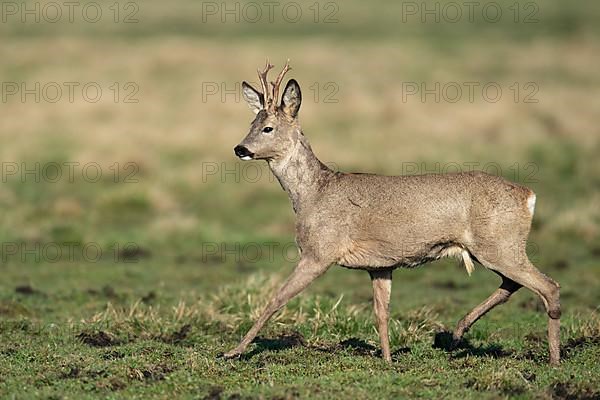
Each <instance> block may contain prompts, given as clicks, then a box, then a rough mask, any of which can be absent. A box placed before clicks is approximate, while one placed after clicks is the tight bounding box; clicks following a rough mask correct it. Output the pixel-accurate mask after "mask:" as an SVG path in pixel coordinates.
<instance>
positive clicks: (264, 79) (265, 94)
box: [257, 58, 273, 109]
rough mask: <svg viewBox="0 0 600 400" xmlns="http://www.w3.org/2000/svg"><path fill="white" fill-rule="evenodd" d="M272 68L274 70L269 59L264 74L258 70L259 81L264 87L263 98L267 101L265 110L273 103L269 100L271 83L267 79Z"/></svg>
mask: <svg viewBox="0 0 600 400" xmlns="http://www.w3.org/2000/svg"><path fill="white" fill-rule="evenodd" d="M272 68H273V65H272V64H271V63H270V62H269V59H268V58H267V62H266V63H265V69H264V70H263V71H262V72H261V70H260V69H258V70H257V72H258V80H259V81H260V86H262V91H263V97H264V99H265V109H266V108H267V106H268V105H270V103H271V99H270V98H269V97H270V96H269V94H270V93H269V81H268V79H267V74H268V73H269V70H270V69H272Z"/></svg>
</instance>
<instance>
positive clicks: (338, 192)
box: [226, 80, 560, 364]
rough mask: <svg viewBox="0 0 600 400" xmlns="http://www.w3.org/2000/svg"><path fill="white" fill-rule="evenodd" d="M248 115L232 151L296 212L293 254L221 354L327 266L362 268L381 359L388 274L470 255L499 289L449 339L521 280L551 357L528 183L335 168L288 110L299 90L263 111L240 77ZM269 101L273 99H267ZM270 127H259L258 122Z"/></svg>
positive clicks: (555, 353)
mask: <svg viewBox="0 0 600 400" xmlns="http://www.w3.org/2000/svg"><path fill="white" fill-rule="evenodd" d="M243 87H244V98H245V99H246V100H247V101H248V103H249V105H250V107H251V108H252V109H254V111H255V112H256V113H257V117H256V119H255V120H254V122H253V124H252V127H251V129H250V133H249V134H248V135H247V136H246V138H245V139H244V140H243V141H242V143H240V145H239V146H237V147H236V149H235V151H236V154H238V155H239V156H240V157H242V158H244V159H248V158H252V159H263V160H266V161H267V162H268V164H269V166H270V168H271V170H272V172H273V174H274V175H275V176H276V177H277V178H278V180H279V182H280V184H281V186H282V187H283V189H284V190H285V191H286V192H287V193H288V195H289V197H290V199H291V202H292V206H293V208H294V211H295V212H296V240H297V243H298V246H299V248H300V250H301V255H302V257H301V261H300V262H299V264H298V266H297V267H296V269H295V270H294V272H293V273H292V275H291V276H290V277H289V278H288V279H287V280H286V282H285V283H284V285H283V286H282V288H281V289H280V290H279V292H278V293H277V294H276V295H275V297H274V298H273V299H272V300H271V302H270V303H269V305H268V306H267V308H266V310H265V311H264V313H263V314H262V315H261V317H260V318H259V320H258V321H257V322H256V323H255V325H254V326H253V327H252V329H250V331H249V332H248V334H247V335H246V336H245V337H244V338H243V339H242V342H241V343H240V345H239V346H238V347H236V348H235V349H233V350H232V351H230V352H228V353H226V357H233V356H236V355H239V354H241V353H242V352H243V351H244V350H245V349H246V347H247V346H248V344H249V343H250V342H251V341H252V340H253V339H254V337H255V336H256V334H257V333H258V331H259V330H260V328H261V327H262V326H263V325H264V323H266V321H267V320H268V319H269V318H270V317H271V316H272V315H273V314H274V313H275V312H276V311H277V310H279V309H280V308H281V307H283V305H285V303H286V302H287V301H288V300H289V299H291V298H292V297H293V296H295V295H296V294H297V293H299V292H300V291H302V290H303V289H304V288H305V287H307V286H308V285H309V284H310V283H311V282H312V281H313V280H314V279H315V278H317V277H318V276H320V275H321V274H323V273H324V272H325V271H326V270H327V269H328V268H329V267H330V266H331V265H332V264H338V265H341V266H344V267H347V268H356V269H364V270H368V271H369V272H370V274H371V278H372V280H373V288H374V309H375V313H376V316H377V322H378V328H379V334H380V339H381V344H382V351H383V356H384V358H385V359H386V360H388V361H390V360H391V358H390V349H389V342H388V338H387V337H388V333H387V320H388V316H389V313H388V310H387V309H388V304H389V296H390V293H389V291H390V290H391V277H392V271H393V270H394V269H396V268H399V267H415V266H418V265H420V264H423V263H426V262H428V261H431V260H435V259H438V258H440V257H445V256H458V257H460V259H461V260H462V262H463V263H464V265H465V267H466V269H467V272H469V273H470V272H471V271H472V268H473V262H472V259H475V260H476V261H478V262H479V263H481V264H482V265H484V266H485V267H487V268H488V269H490V270H492V271H494V272H496V273H497V274H498V275H500V276H501V277H502V279H503V283H502V286H501V287H500V288H499V289H498V290H497V291H496V292H495V293H494V294H492V295H491V296H490V298H488V299H487V300H486V301H484V302H483V303H482V304H480V305H479V306H477V307H476V308H475V309H474V310H473V311H471V312H470V313H469V314H467V315H466V316H465V317H464V318H463V319H462V320H461V321H460V322H459V324H458V326H457V328H456V330H455V332H454V339H455V342H458V341H459V340H460V339H461V338H462V335H463V334H464V333H465V332H466V331H467V330H468V329H469V328H470V326H471V325H472V324H473V323H474V322H475V321H477V319H479V318H480V317H481V316H482V315H484V314H485V313H486V312H487V311H489V310H490V309H491V308H493V307H495V306H496V305H497V304H500V303H502V302H505V301H506V300H508V298H509V296H510V295H511V294H512V293H514V292H515V291H516V290H518V289H519V288H520V287H521V286H526V287H528V288H529V289H531V290H532V291H534V292H535V293H537V294H538V295H539V296H540V297H541V298H542V300H543V301H544V304H545V306H546V310H547V313H548V316H549V318H550V319H549V326H548V335H549V342H550V362H551V363H553V364H556V363H558V361H559V358H560V356H559V343H558V340H559V339H558V337H559V334H558V330H559V317H560V304H559V285H558V284H557V283H556V282H555V281H553V280H552V279H550V278H548V277H547V276H545V275H543V274H542V273H541V272H539V271H538V270H537V269H536V268H535V267H534V266H533V265H532V264H531V262H530V261H529V259H528V258H527V255H526V252H525V246H526V241H527V236H528V234H529V230H530V227H531V221H532V218H533V204H534V202H535V195H534V194H533V192H532V191H531V190H529V189H528V188H526V187H524V186H521V185H517V184H515V183H512V182H509V181H507V180H505V179H503V178H501V177H497V176H492V175H488V174H485V173H481V172H470V173H455V174H428V175H418V176H381V175H373V174H348V173H340V172H334V171H332V170H330V169H329V168H327V167H326V166H325V165H324V164H323V163H321V162H320V161H319V160H318V159H317V158H316V156H315V155H314V153H313V152H312V150H311V147H310V145H309V144H308V141H307V140H306V138H305V136H304V135H303V133H302V131H301V128H300V125H299V121H298V118H297V113H298V110H299V107H300V102H301V94H300V87H299V86H298V84H297V82H296V81H295V80H290V81H289V82H288V84H287V85H286V89H285V91H284V93H283V98H282V101H281V105H280V106H279V108H276V109H274V110H271V109H267V110H265V109H264V108H265V105H264V100H261V99H262V97H261V94H260V93H259V92H258V91H256V90H255V89H254V88H252V87H251V86H250V85H248V84H247V83H245V82H244V85H243ZM275 100H277V99H275ZM265 127H269V128H273V129H272V131H270V132H264V128H265Z"/></svg>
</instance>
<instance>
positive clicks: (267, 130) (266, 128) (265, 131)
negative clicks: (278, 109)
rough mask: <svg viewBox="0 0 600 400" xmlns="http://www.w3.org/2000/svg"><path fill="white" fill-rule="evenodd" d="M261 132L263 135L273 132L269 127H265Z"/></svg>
mask: <svg viewBox="0 0 600 400" xmlns="http://www.w3.org/2000/svg"><path fill="white" fill-rule="evenodd" d="M262 131H263V132H264V133H271V132H273V128H271V127H270V126H265V127H264V128H263V130H262Z"/></svg>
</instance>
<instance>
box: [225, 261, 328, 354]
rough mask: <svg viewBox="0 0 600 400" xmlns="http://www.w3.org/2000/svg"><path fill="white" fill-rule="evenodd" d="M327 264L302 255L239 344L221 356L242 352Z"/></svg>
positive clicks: (326, 267)
mask: <svg viewBox="0 0 600 400" xmlns="http://www.w3.org/2000/svg"><path fill="white" fill-rule="evenodd" d="M329 265H330V264H325V263H322V262H317V261H314V260H312V259H308V258H305V257H303V258H302V259H301V260H300V262H299V263H298V265H297V266H296V268H295V269H294V272H292V274H291V275H290V276H289V277H288V278H287V279H286V280H285V282H284V283H283V285H282V286H281V288H279V290H278V291H277V293H276V294H275V296H273V298H272V299H271V300H270V301H269V304H268V305H267V307H266V308H265V309H264V311H263V312H262V314H261V315H260V317H259V318H258V320H257V321H256V322H255V323H254V325H253V326H252V328H250V330H249V331H248V333H246V336H244V338H243V339H242V341H241V342H240V344H239V345H238V346H237V347H236V348H235V349H233V350H231V351H228V352H227V353H225V354H224V355H223V357H225V358H233V357H237V356H239V355H240V354H242V353H243V352H244V351H245V350H246V348H247V347H248V345H249V344H250V343H252V340H254V338H255V337H256V335H257V334H258V332H259V331H260V330H261V328H262V327H263V326H264V325H265V323H266V322H267V321H268V320H269V319H270V318H271V317H272V316H273V314H275V313H276V312H277V311H279V310H280V309H281V308H282V307H283V306H284V305H286V303H287V302H288V301H290V300H291V299H292V298H293V297H294V296H296V295H297V294H298V293H300V292H301V291H303V290H304V289H306V287H308V285H310V283H311V282H312V281H314V280H315V279H316V278H317V277H319V276H320V275H322V274H323V273H324V272H325V271H327V269H328V268H329Z"/></svg>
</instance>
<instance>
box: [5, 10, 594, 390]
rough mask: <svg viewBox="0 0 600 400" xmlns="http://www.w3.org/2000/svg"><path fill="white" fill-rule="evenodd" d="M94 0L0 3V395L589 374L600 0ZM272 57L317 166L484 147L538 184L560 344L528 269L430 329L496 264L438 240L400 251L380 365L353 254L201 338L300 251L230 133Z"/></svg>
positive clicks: (285, 218) (527, 385)
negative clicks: (25, 7)
mask: <svg viewBox="0 0 600 400" xmlns="http://www.w3.org/2000/svg"><path fill="white" fill-rule="evenodd" d="M15 4H16V6H17V7H19V4H21V3H15ZM32 4H34V2H32ZM37 4H39V7H40V13H42V11H41V10H43V9H44V6H45V5H46V6H47V4H48V2H42V3H37ZM78 4H79V5H80V6H81V8H83V7H84V6H85V4H87V3H78ZM94 4H96V6H99V7H100V8H101V9H102V11H103V16H104V17H103V18H102V19H101V20H100V21H99V22H97V23H92V22H89V21H86V20H85V19H84V18H83V17H82V16H81V15H80V14H78V13H75V14H74V19H75V20H74V22H72V23H71V22H69V21H65V20H64V15H67V14H65V12H66V10H62V11H63V19H62V20H60V21H58V22H56V23H51V22H48V21H45V20H44V18H46V19H48V18H51V17H52V15H53V14H52V15H51V14H43V15H40V22H39V23H36V22H35V21H33V20H31V18H33V17H31V16H30V17H28V18H30V19H29V20H27V19H26V20H25V21H23V20H22V19H21V15H20V14H18V12H20V11H21V10H20V9H19V10H17V14H13V11H14V10H13V9H12V8H9V9H6V7H5V6H3V7H4V8H3V9H2V23H0V37H2V39H3V40H2V41H1V42H0V76H2V102H1V103H0V113H1V114H0V116H1V118H0V138H1V139H2V143H3V144H2V146H0V161H1V163H2V169H1V172H2V183H1V184H0V207H1V208H2V212H1V214H0V243H1V245H2V247H1V248H0V256H1V259H0V265H1V269H2V278H1V279H0V397H1V398H9V399H11V398H14V399H28V398H47V399H86V398H115V399H120V398H139V399H148V398H165V399H166V398H175V397H177V398H189V399H202V398H207V399H219V398H222V399H228V398H230V399H239V398H244V399H245V398H273V399H275V398H277V399H280V398H285V399H287V398H306V397H316V398H332V399H333V398H336V399H337V398H413V397H424V398H440V397H443V398H461V399H464V398H506V397H518V398H559V399H575V398H588V399H592V398H599V397H600V378H599V377H600V365H599V363H598V361H599V360H600V315H599V314H598V312H599V308H598V307H599V306H600V291H599V290H598V288H599V285H600V269H599V264H600V124H599V122H600V121H599V115H598V110H599V109H600V74H599V73H598V68H597V66H598V65H599V64H600V40H599V39H600V36H599V35H600V31H599V29H598V26H599V25H598V24H597V19H598V16H599V14H600V7H599V5H598V4H597V3H596V2H592V1H578V2H575V3H567V2H564V3H560V2H551V1H539V2H530V3H524V2H523V3H519V5H518V9H519V14H518V15H517V14H514V12H515V11H514V8H512V9H511V8H510V7H514V5H513V3H512V2H509V1H500V2H496V3H494V4H495V5H496V6H497V7H500V8H501V9H502V10H503V14H502V15H503V17H502V18H500V20H499V21H498V22H490V21H488V20H486V19H485V18H483V17H482V16H481V15H480V14H476V16H475V17H474V21H473V22H471V21H468V20H466V17H464V16H463V18H462V19H461V20H460V21H458V22H449V21H447V18H446V19H445V18H444V17H448V15H441V17H442V18H441V20H440V22H436V21H435V20H432V19H428V20H426V21H425V23H422V22H421V16H420V15H413V14H407V9H406V8H403V7H406V4H408V3H407V2H394V1H384V0H379V1H376V2H368V3H367V2H361V1H358V0H352V1H344V2H339V3H333V2H329V3H328V2H321V3H316V4H317V10H318V12H319V13H318V15H316V14H314V13H315V12H316V11H315V9H314V5H311V4H308V3H307V4H304V3H302V5H300V3H294V4H296V6H299V7H300V8H301V11H302V17H301V18H300V19H299V20H298V21H296V22H290V21H289V20H286V18H288V19H290V18H292V14H286V18H284V17H283V16H282V14H280V13H275V14H274V17H273V18H274V21H273V23H271V22H269V21H268V20H267V19H266V18H267V17H266V16H263V17H262V18H261V19H260V20H259V21H258V22H252V21H249V19H250V18H252V15H250V14H243V13H244V12H245V11H243V10H244V9H245V8H244V7H248V4H251V5H250V7H252V4H253V5H255V6H256V5H258V6H261V7H263V6H262V5H261V4H262V3H230V4H238V7H239V12H238V14H237V17H239V19H240V22H236V20H235V18H236V14H235V13H236V12H234V14H233V15H229V16H227V15H225V17H223V15H221V14H219V13H220V12H221V11H222V7H224V6H223V3H221V2H193V1H187V0H186V1H181V2H178V3H177V5H171V4H169V3H167V2H159V1H157V0H152V1H144V2H139V3H137V2H131V3H126V2H123V3H118V4H119V5H118V9H119V15H118V18H117V21H118V22H115V14H114V8H110V7H111V5H112V3H103V2H98V3H94ZM284 4H286V3H284ZM410 4H411V7H412V6H416V7H421V6H422V3H420V2H411V3H410ZM439 4H440V7H443V6H444V5H447V4H448V2H441V3H439ZM454 4H457V3H454ZM458 4H460V3H458ZM531 4H533V6H532V5H531ZM30 6H31V7H34V6H33V5H30ZM206 7H209V8H206ZM210 7H217V8H216V10H217V11H216V14H214V13H213V12H215V8H210ZM230 7H235V6H233V5H231V6H230ZM282 7H283V6H282ZM309 7H313V8H309ZM440 9H442V8H440ZM265 10H266V9H265ZM411 10H412V8H411ZM246 11H247V12H250V11H251V10H250V9H246ZM263 11H264V10H263ZM463 11H464V10H463ZM47 12H48V13H49V12H50V10H47ZM290 12H291V11H290ZM440 12H441V11H440ZM526 17H529V18H530V19H528V20H527V21H528V23H525V20H526ZM86 18H88V19H89V18H90V16H89V15H87V16H86ZM126 18H129V19H130V20H131V21H130V22H131V23H124V22H123V20H124V19H126ZM223 18H225V19H223ZM430 18H432V17H430ZM133 20H137V22H133ZM315 20H316V21H317V22H315ZM326 21H327V23H326ZM515 21H516V22H515ZM265 56H269V57H270V59H271V60H272V61H273V63H275V64H276V65H277V67H281V65H282V63H283V62H284V60H285V59H286V58H288V57H289V58H290V59H291V62H292V67H293V70H292V73H291V76H293V77H294V78H296V79H297V80H298V81H299V82H300V84H301V86H302V89H303V94H304V103H303V105H302V109H301V120H302V124H303V128H304V132H305V134H306V136H307V137H308V138H309V140H310V141H311V144H312V146H313V149H314V150H315V152H316V154H317V155H318V156H319V157H320V158H321V159H322V160H323V161H324V162H327V163H328V164H329V165H331V166H332V167H334V168H336V169H340V170H343V171H363V172H377V173H385V174H401V173H424V172H430V171H440V172H443V171H453V170H457V169H469V168H475V169H484V170H486V171H488V172H491V173H496V174H501V175H503V176H505V177H507V178H508V179H511V180H513V181H517V182H521V183H524V184H526V185H527V186H529V187H531V188H532V189H533V190H534V191H535V192H536V193H537V207H536V215H535V218H534V223H533V229H532V233H531V237H530V246H529V250H530V254H531V258H532V260H533V261H534V263H535V264H536V265H537V266H538V267H539V268H540V269H541V270H542V271H543V272H545V273H547V274H549V275H550V276H552V277H553V278H554V279H556V280H557V281H559V282H560V284H561V286H562V292H561V294H562V297H561V300H562V301H561V303H562V308H563V318H562V331H561V341H562V353H563V362H562V364H561V365H560V366H559V367H557V368H551V367H549V366H548V365H547V342H546V333H545V332H546V322H547V321H546V320H547V318H546V315H545V313H544V312H543V306H542V304H541V302H540V301H539V300H538V298H537V297H535V296H534V295H533V294H532V293H530V292H528V291H526V290H521V291H519V292H518V293H517V294H516V295H515V296H513V298H512V299H511V301H510V302H508V303H507V304H506V305H503V306H501V307H500V308H498V309H496V310H494V311H492V312H491V313H490V314H489V315H487V316H486V317H484V318H483V319H482V320H481V321H479V322H478V323H477V324H476V325H475V326H474V327H473V329H472V330H471V332H469V333H468V334H467V336H466V339H467V340H466V342H465V344H464V345H463V346H462V347H461V348H459V349H457V350H455V351H449V350H447V347H448V346H447V345H448V333H447V332H449V331H451V330H452V328H453V327H454V324H455V323H456V322H457V321H458V320H459V319H460V318H461V317H462V316H463V315H464V314H465V313H466V312H468V311H469V310H470V309H471V308H472V307H474V306H475V305H476V304H478V303H479V302H481V301H482V300H483V299H484V298H486V297H487V296H488V295H489V294H490V293H491V292H492V291H493V290H495V289H496V287H497V285H498V284H499V281H498V278H497V277H496V275H494V274H492V273H490V272H489V271H486V270H485V269H484V268H483V267H481V266H477V267H476V270H475V272H474V274H473V275H472V276H471V277H468V276H467V274H466V273H465V272H464V270H463V269H461V268H460V267H459V266H457V265H456V263H455V262H454V261H451V260H445V261H439V262H436V263H433V264H431V265H426V266H423V267H420V268H418V269H415V270H397V271H396V272H395V274H394V277H395V280H394V283H393V291H392V305H391V314H392V323H391V328H390V334H391V343H392V351H393V364H392V365H391V366H389V365H387V364H385V363H384V362H383V360H381V358H380V356H379V354H378V349H379V344H378V338H377V332H376V330H375V327H374V324H373V322H374V317H373V315H372V312H371V285H370V280H369V278H368V274H367V273H365V272H361V271H350V270H345V269H343V268H340V267H334V268H332V269H331V270H330V271H329V272H328V273H327V274H326V275H325V276H323V277H322V278H320V279H319V280H318V281H317V282H316V283H315V284H314V285H313V286H312V287H311V288H310V289H309V290H307V291H306V292H305V293H303V294H302V295H301V296H300V297H298V298H297V299H294V300H293V301H292V302H291V303H290V304H289V305H288V307H286V308H285V310H284V311H283V312H282V313H280V314H278V316H277V317H276V318H274V319H273V320H272V321H271V323H269V324H268V326H267V327H266V328H265V329H264V330H263V331H262V332H261V334H260V337H259V338H258V339H257V340H256V343H254V344H253V345H252V346H251V348H250V350H249V352H248V353H247V355H246V356H244V357H243V358H242V359H241V360H238V361H224V360H221V359H217V358H216V356H217V354H219V353H221V352H223V351H226V350H229V349H230V348H232V347H233V346H235V345H236V343H237V342H238V341H239V339H240V338H241V336H242V335H243V334H244V333H245V331H246V330H247V329H248V328H249V327H250V326H251V324H252V321H253V320H254V319H255V318H256V317H257V315H258V313H259V312H260V311H261V309H262V307H263V306H264V304H265V302H266V300H267V298H268V296H269V294H270V293H272V292H273V290H275V288H276V287H277V284H278V283H279V282H281V280H283V279H284V278H285V276H286V275H287V274H288V273H289V272H290V271H291V269H292V268H293V266H294V262H295V260H296V259H297V255H296V253H295V251H294V247H293V242H294V236H293V226H294V215H293V212H292V209H291V206H290V204H289V200H288V199H287V198H286V195H285V193H284V192H283V191H282V190H281V189H280V187H279V185H278V183H277V182H276V181H275V180H274V179H273V178H272V177H271V176H270V175H269V173H268V170H267V168H266V166H265V165H261V164H259V163H257V162H252V163H241V162H238V161H237V160H236V159H235V157H234V155H233V151H232V149H233V147H234V146H235V145H236V144H237V143H239V141H240V140H241V139H242V138H243V137H244V135H245V134H246V133H247V129H248V125H249V123H250V121H251V119H252V114H251V113H250V112H249V110H248V108H247V106H246V105H245V104H244V103H243V100H242V99H241V96H240V95H239V90H238V89H239V85H240V82H241V81H242V80H249V81H254V82H256V73H255V71H256V68H257V67H258V66H260V65H262V64H263V63H264V59H265ZM436 84H437V85H439V87H440V89H439V90H436V89H435V88H436ZM23 85H24V86H23ZM36 85H37V86H36ZM421 85H425V86H424V87H423V86H421ZM468 85H472V86H473V85H474V86H473V87H475V88H476V89H475V90H474V92H473V99H470V98H469V97H468V95H467V93H468V91H467V87H468ZM57 87H58V88H60V92H58V91H57V90H58V89H57ZM69 87H73V88H74V89H73V92H72V98H70V97H69V89H68V88H69ZM84 87H85V88H86V89H85V91H84V90H83V88H84ZM456 87H460V88H461V90H462V94H461V95H460V96H458V97H456V93H457V92H455V91H453V90H456ZM484 87H485V88H488V87H492V91H491V92H484V91H483V88H484ZM98 88H100V90H101V96H97V95H96V94H95V93H97V92H94V91H95V90H97V89H98ZM409 88H410V89H415V88H417V92H416V93H414V94H408V92H407V90H408V89H409ZM423 88H424V89H429V90H430V91H431V90H433V93H434V94H429V95H427V94H424V93H423ZM432 88H433V89H432ZM444 88H446V89H447V91H444V90H446V89H444ZM497 88H500V90H501V92H502V96H500V97H497V96H494V94H493V93H494V92H493V90H495V89H497ZM88 89H89V91H88ZM486 90H487V89H486ZM59 93H60V95H59ZM436 93H437V95H438V96H439V99H436ZM490 93H492V94H490ZM36 96H37V97H39V98H36ZM422 96H424V97H422ZM490 96H491V97H493V98H490Z"/></svg>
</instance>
